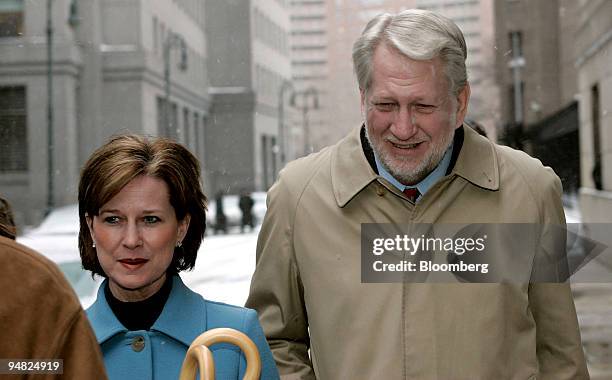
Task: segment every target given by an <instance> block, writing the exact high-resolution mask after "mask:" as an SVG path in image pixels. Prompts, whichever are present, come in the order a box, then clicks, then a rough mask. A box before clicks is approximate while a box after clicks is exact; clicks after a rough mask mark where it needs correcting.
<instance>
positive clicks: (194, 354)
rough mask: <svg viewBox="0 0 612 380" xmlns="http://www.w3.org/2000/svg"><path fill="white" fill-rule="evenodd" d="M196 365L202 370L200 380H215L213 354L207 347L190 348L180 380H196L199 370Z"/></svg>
mask: <svg viewBox="0 0 612 380" xmlns="http://www.w3.org/2000/svg"><path fill="white" fill-rule="evenodd" d="M196 364H197V365H198V367H199V369H200V380H215V362H214V360H213V356H212V352H211V351H210V349H209V348H208V347H206V346H193V347H189V349H188V350H187V355H186V356H185V360H184V361H183V366H182V367H181V375H180V377H179V380H194V379H195V378H196V374H197V370H198V368H196Z"/></svg>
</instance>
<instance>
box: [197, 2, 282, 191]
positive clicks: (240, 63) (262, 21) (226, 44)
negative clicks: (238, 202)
mask: <svg viewBox="0 0 612 380" xmlns="http://www.w3.org/2000/svg"><path fill="white" fill-rule="evenodd" d="M205 4H206V19H205V25H206V32H207V35H208V37H209V38H208V51H209V55H210V57H211V60H210V62H209V66H208V76H209V78H210V86H211V87H210V89H209V94H210V95H211V99H212V108H211V117H210V123H209V125H208V127H207V146H206V149H207V152H206V159H205V164H204V166H205V168H206V172H207V178H208V180H209V188H210V189H211V191H213V192H215V193H217V192H224V193H234V194H235V193H239V192H240V191H242V190H247V191H254V190H267V188H268V187H269V186H270V185H271V184H272V183H273V182H274V180H275V178H276V174H277V172H278V170H280V155H279V149H280V147H279V137H278V136H279V119H278V111H279V109H278V108H279V107H278V104H279V102H278V96H279V92H280V88H281V86H282V84H283V82H285V81H287V80H289V79H290V70H291V66H290V58H289V51H290V49H289V38H288V34H289V2H288V1H286V0H251V1H242V0H228V1H217V0H207V1H206V2H205Z"/></svg>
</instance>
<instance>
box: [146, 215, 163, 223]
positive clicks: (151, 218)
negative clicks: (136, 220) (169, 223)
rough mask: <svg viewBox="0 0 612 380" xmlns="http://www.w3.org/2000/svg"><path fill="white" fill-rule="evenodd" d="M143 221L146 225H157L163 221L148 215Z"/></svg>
mask: <svg viewBox="0 0 612 380" xmlns="http://www.w3.org/2000/svg"><path fill="white" fill-rule="evenodd" d="M143 220H144V222H145V223H146V224H155V223H158V222H160V221H161V219H160V218H158V217H157V216H154V215H147V216H145V217H144V218H143Z"/></svg>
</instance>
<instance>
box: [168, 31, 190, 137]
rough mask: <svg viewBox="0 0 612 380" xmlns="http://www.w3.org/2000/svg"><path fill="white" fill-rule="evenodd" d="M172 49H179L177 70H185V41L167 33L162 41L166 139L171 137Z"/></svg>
mask: <svg viewBox="0 0 612 380" xmlns="http://www.w3.org/2000/svg"><path fill="white" fill-rule="evenodd" d="M174 47H177V48H179V49H180V52H181V56H180V60H179V63H178V68H179V70H181V71H185V70H187V44H186V43H185V39H184V38H183V37H181V36H180V35H179V34H176V33H172V32H169V33H168V36H167V37H166V40H165V41H164V90H165V91H164V128H165V129H166V130H165V133H166V135H167V136H168V137H172V136H173V135H172V134H171V133H170V130H171V129H170V51H171V50H172V48H174Z"/></svg>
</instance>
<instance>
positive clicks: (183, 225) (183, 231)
mask: <svg viewBox="0 0 612 380" xmlns="http://www.w3.org/2000/svg"><path fill="white" fill-rule="evenodd" d="M189 222H191V215H189V214H186V215H185V217H184V218H183V220H180V221H179V226H178V236H177V240H178V241H180V242H182V241H183V240H184V239H185V236H187V231H189Z"/></svg>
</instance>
